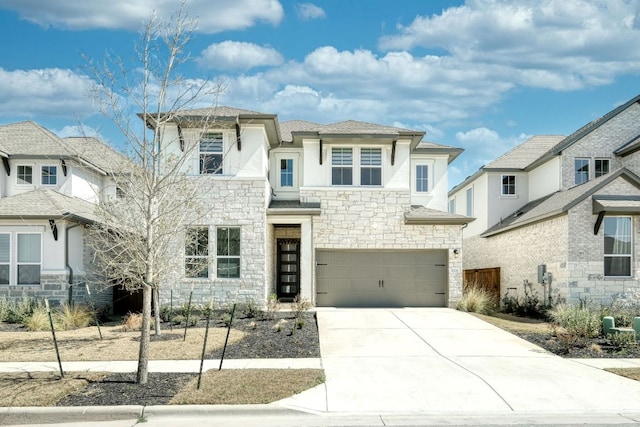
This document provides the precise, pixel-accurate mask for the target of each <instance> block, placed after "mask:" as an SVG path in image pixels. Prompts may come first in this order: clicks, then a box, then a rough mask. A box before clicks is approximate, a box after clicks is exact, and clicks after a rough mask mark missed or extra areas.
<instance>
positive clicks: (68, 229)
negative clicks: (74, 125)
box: [0, 121, 128, 305]
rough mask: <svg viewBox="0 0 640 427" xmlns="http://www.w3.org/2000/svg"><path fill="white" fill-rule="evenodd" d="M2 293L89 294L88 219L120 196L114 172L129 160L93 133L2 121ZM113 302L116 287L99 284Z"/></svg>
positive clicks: (54, 297) (77, 297)
mask: <svg viewBox="0 0 640 427" xmlns="http://www.w3.org/2000/svg"><path fill="white" fill-rule="evenodd" d="M0 158H1V160H2V166H1V167H0V297H2V296H4V297H8V298H10V299H20V298H22V297H23V296H25V295H27V296H35V297H39V298H48V299H49V300H51V301H52V303H59V302H65V301H67V300H68V299H69V298H73V299H74V301H84V299H85V297H86V290H85V286H84V285H85V279H86V274H87V272H88V271H89V268H90V255H89V254H88V253H87V246H86V244H85V226H86V225H87V224H90V223H92V222H93V221H95V220H96V217H95V214H94V210H95V204H96V203H97V202H98V201H99V200H100V199H102V198H109V197H115V194H116V189H115V183H114V182H113V180H112V178H110V176H111V174H112V173H113V172H114V167H115V165H119V166H118V167H120V166H121V165H123V164H128V163H127V162H128V160H127V159H126V158H125V157H124V156H122V155H121V154H119V153H117V152H116V151H115V150H113V149H112V148H110V147H109V146H107V145H105V144H103V143H102V142H100V141H98V140H97V139H95V138H60V137H58V136H56V135H55V134H53V133H52V132H50V131H49V130H47V129H45V128H43V127H42V126H39V125H38V124H36V123H34V122H31V121H25V122H19V123H12V124H6V125H0ZM92 295H94V297H95V298H96V301H95V302H96V303H97V304H99V305H111V304H112V302H113V301H112V296H111V295H112V294H111V289H110V288H107V289H94V292H92Z"/></svg>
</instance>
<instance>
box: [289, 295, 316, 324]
mask: <svg viewBox="0 0 640 427" xmlns="http://www.w3.org/2000/svg"><path fill="white" fill-rule="evenodd" d="M310 308H311V302H310V301H309V300H308V299H306V298H303V297H301V296H300V295H296V297H295V298H294V299H293V303H291V310H292V311H293V314H294V316H295V318H296V319H299V318H300V317H302V313H304V312H305V311H307V310H309V309H310Z"/></svg>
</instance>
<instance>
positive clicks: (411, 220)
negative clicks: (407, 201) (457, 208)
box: [404, 206, 475, 225]
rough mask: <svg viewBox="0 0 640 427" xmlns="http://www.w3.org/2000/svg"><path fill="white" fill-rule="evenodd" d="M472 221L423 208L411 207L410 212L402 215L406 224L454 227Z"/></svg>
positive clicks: (456, 215)
mask: <svg viewBox="0 0 640 427" xmlns="http://www.w3.org/2000/svg"><path fill="white" fill-rule="evenodd" d="M474 220H475V218H470V217H468V216H464V215H458V214H452V213H449V212H443V211H438V210H435V209H430V208H425V207H424V206H412V207H411V210H410V211H408V212H405V214H404V221H405V223H406V224H444V225H456V224H468V223H470V222H471V221H474Z"/></svg>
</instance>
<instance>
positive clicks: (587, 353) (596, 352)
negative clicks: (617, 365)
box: [514, 333, 640, 359]
mask: <svg viewBox="0 0 640 427" xmlns="http://www.w3.org/2000/svg"><path fill="white" fill-rule="evenodd" d="M514 335H517V336H519V337H520V338H523V339H525V340H527V341H529V342H531V343H533V344H535V345H537V346H540V347H542V348H544V349H545V350H547V351H549V352H550V353H553V354H556V355H558V356H562V357H565V358H571V359H583V358H607V359H615V358H640V344H636V345H632V346H629V347H625V348H620V347H616V346H614V345H612V344H611V343H610V342H609V341H608V340H606V339H605V338H602V337H596V338H592V339H578V340H572V339H569V338H568V337H566V336H551V335H549V334H530V333H529V334H524V333H514Z"/></svg>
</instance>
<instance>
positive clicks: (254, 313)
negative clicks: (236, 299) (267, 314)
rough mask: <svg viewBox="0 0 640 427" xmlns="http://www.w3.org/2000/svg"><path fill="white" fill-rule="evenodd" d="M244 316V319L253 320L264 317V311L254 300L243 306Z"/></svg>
mask: <svg viewBox="0 0 640 427" xmlns="http://www.w3.org/2000/svg"><path fill="white" fill-rule="evenodd" d="M242 314H243V315H244V317H247V318H249V319H253V318H255V317H259V316H260V315H262V309H261V308H260V307H259V306H258V304H256V302H255V301H254V300H249V301H247V302H245V303H244V304H243V305H242Z"/></svg>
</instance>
